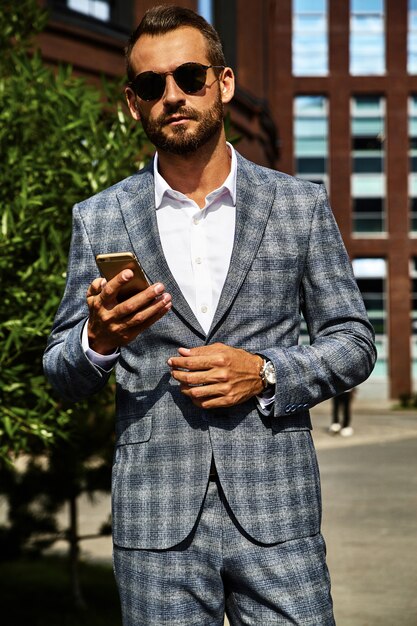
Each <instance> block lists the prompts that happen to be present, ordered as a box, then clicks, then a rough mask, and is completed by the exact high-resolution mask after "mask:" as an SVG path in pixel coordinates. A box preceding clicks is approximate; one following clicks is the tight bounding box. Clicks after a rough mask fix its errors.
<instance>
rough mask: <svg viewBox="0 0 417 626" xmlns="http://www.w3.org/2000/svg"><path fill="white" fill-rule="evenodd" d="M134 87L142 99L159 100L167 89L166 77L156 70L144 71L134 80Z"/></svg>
mask: <svg viewBox="0 0 417 626" xmlns="http://www.w3.org/2000/svg"><path fill="white" fill-rule="evenodd" d="M133 89H134V90H135V93H136V94H137V95H138V96H139V98H142V100H147V101H149V100H157V99H158V98H160V97H161V96H162V94H163V93H164V90H165V78H164V76H161V75H160V74H157V73H156V72H143V73H142V74H139V75H138V76H136V78H135V80H134V81H133Z"/></svg>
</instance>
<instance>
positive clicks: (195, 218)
mask: <svg viewBox="0 0 417 626" xmlns="http://www.w3.org/2000/svg"><path fill="white" fill-rule="evenodd" d="M199 223H200V220H199V219H198V217H193V224H194V225H195V226H198V225H199Z"/></svg>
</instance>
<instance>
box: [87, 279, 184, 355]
mask: <svg viewBox="0 0 417 626" xmlns="http://www.w3.org/2000/svg"><path fill="white" fill-rule="evenodd" d="M132 278H133V272H132V271H131V270H129V269H126V270H123V271H122V272H120V273H119V274H118V275H117V276H115V277H114V278H113V279H112V280H109V281H108V282H106V281H105V280H104V279H102V278H97V279H96V280H94V281H93V282H92V283H91V285H90V287H89V289H88V292H87V303H88V307H89V311H90V314H89V324H88V338H89V345H90V347H91V348H92V349H93V350H95V351H96V352H100V353H102V354H105V353H109V352H111V351H112V350H114V349H115V348H118V347H120V346H123V345H126V344H128V343H130V342H131V341H132V340H133V339H135V337H136V336H137V335H138V334H139V333H141V332H143V331H144V330H146V329H147V328H149V327H150V326H151V325H152V324H154V323H155V322H157V321H158V320H159V319H161V317H163V316H164V315H165V314H166V313H167V312H168V311H169V310H170V309H171V307H172V301H171V296H170V294H168V293H165V287H164V285H163V284H162V283H156V284H154V285H151V286H150V287H148V288H147V289H145V290H143V291H141V292H138V293H136V294H135V295H134V296H131V297H130V298H128V299H127V300H124V301H123V302H118V300H117V296H118V293H119V291H120V289H121V287H122V286H123V285H126V284H127V283H128V282H129V281H130V280H131V279H132Z"/></svg>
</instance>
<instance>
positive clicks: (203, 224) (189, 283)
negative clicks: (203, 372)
mask: <svg viewBox="0 0 417 626" xmlns="http://www.w3.org/2000/svg"><path fill="white" fill-rule="evenodd" d="M228 147H229V151H230V153H231V157H232V158H231V167H230V173H229V175H228V176H227V178H226V180H225V181H224V183H223V185H221V187H218V188H217V189H215V190H214V191H212V192H211V193H209V194H208V196H207V197H206V201H205V205H204V207H203V208H202V209H200V207H199V206H198V205H197V204H196V203H195V202H194V200H191V199H190V198H188V197H187V196H186V195H185V194H183V193H181V192H179V191H175V190H174V189H172V188H171V187H170V186H169V185H168V183H167V182H166V181H165V180H164V179H163V178H162V176H161V175H160V173H159V172H158V157H157V156H156V157H155V161H154V177H155V207H156V217H157V221H158V229H159V236H160V239H161V244H162V249H163V251H164V255H165V258H166V260H167V263H168V266H169V269H170V270H171V273H172V275H173V277H174V278H175V280H176V282H177V283H178V286H179V288H180V289H181V291H182V293H183V294H184V297H185V299H186V300H187V302H188V304H189V305H190V308H191V310H192V311H193V313H194V315H195V316H196V318H197V319H198V321H199V322H200V324H201V326H202V328H203V330H204V332H205V333H208V331H209V328H210V326H211V322H212V321H213V317H214V313H215V311H216V308H217V305H218V303H219V299H220V294H221V292H222V289H223V285H224V282H225V280H226V276H227V272H228V270H229V265H230V258H231V256H232V249H233V240H234V236H235V224H236V173H237V162H236V154H235V151H234V150H233V148H232V146H231V145H230V144H228Z"/></svg>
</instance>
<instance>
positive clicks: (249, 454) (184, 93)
mask: <svg viewBox="0 0 417 626" xmlns="http://www.w3.org/2000/svg"><path fill="white" fill-rule="evenodd" d="M126 57H127V70H128V80H129V82H128V85H127V87H126V97H127V102H128V105H129V109H130V113H131V115H132V117H133V118H134V120H136V121H138V122H140V123H142V125H143V128H144V130H145V132H146V134H147V135H148V137H149V139H150V140H151V141H152V142H153V144H154V145H155V147H156V154H155V157H154V159H153V160H152V162H151V163H150V164H149V165H148V166H146V167H145V168H144V169H142V170H141V171H139V172H137V173H136V174H134V175H133V176H131V177H129V178H127V179H126V180H123V181H121V182H120V183H118V184H116V185H114V186H113V187H111V188H109V189H107V190H105V191H103V192H101V193H99V194H97V195H95V196H93V197H92V198H89V199H87V200H85V201H83V202H81V203H80V204H78V205H76V206H75V207H74V213H73V216H74V217H73V236H72V243H71V250H70V254H69V265H68V273H67V285H66V289H65V293H64V296H63V299H62V302H61V304H60V307H59V310H58V312H57V315H56V319H55V322H54V327H53V329H52V332H51V335H50V338H49V340H48V345H47V348H46V351H45V356H44V367H45V372H46V375H47V376H48V378H49V380H50V381H51V383H52V385H53V386H54V387H55V389H56V390H57V391H58V392H59V393H60V394H61V395H62V397H64V398H66V399H67V400H70V401H73V402H76V401H78V400H81V399H83V398H86V397H89V396H92V395H93V394H96V393H100V390H101V389H102V388H103V386H104V385H105V384H106V383H107V381H108V379H109V377H110V374H111V371H112V369H113V367H115V370H116V450H115V456H114V466H113V478H112V512H113V518H112V519H113V529H112V530H113V555H114V571H115V575H116V581H117V585H118V589H119V594H120V600H121V607H122V616H123V624H124V626H160V625H161V624H169V625H170V626H175V625H177V626H188V625H189V626H197V625H199V624H201V625H203V624H207V625H209V624H210V626H221V625H222V624H223V619H224V612H226V613H227V616H228V619H229V621H230V624H231V625H232V626H237V625H241V624H246V625H250V624H252V625H255V624H256V625H257V626H259V625H260V624H262V626H267V625H268V624H292V625H300V626H301V625H303V626H307V625H310V626H320V625H322V626H332V625H333V624H334V618H333V608H332V599H331V594H330V580H329V575H328V570H327V566H326V559H325V544H324V540H323V537H322V535H321V530H320V528H321V496H320V481H319V473H318V467H317V460H316V455H315V451H314V446H313V442H312V438H311V433H310V430H311V421H310V415H309V408H310V407H313V406H314V405H316V404H317V403H319V402H322V401H323V400H325V399H327V398H330V397H332V396H333V395H335V394H338V393H341V392H343V391H344V390H345V389H349V388H351V387H352V386H354V385H357V384H359V383H360V382H361V381H363V380H365V379H366V378H367V377H368V376H369V374H370V372H371V371H372V368H373V366H374V363H375V347H374V341H373V330H372V326H371V324H370V323H369V320H368V318H367V316H366V312H365V308H364V305H363V301H362V298H361V295H360V293H359V290H358V288H357V285H356V282H355V279H354V277H353V273H352V270H351V266H350V263H349V259H348V256H347V254H346V250H345V248H344V246H343V243H342V239H341V237H340V233H339V231H338V229H337V226H336V223H335V221H334V218H333V215H332V213H331V210H330V207H329V204H328V200H327V195H326V191H325V189H324V187H323V186H322V185H315V184H312V183H309V182H307V181H301V180H297V179H295V178H293V177H291V176H288V175H286V174H282V173H279V172H275V171H273V170H269V169H266V168H263V167H259V166H257V165H255V164H254V163H251V162H249V161H247V160H246V159H244V158H243V157H242V156H241V155H239V153H238V152H237V151H235V150H234V148H233V147H232V146H231V145H230V144H228V143H227V142H226V137H225V131H224V126H223V114H224V110H223V109H224V105H225V104H227V103H228V102H230V100H231V99H232V97H233V93H234V86H235V79H234V74H233V71H232V70H231V68H230V67H227V65H226V62H225V59H224V56H223V51H222V47H221V43H220V39H219V36H218V34H217V33H216V31H215V30H214V29H213V28H212V26H210V24H208V23H207V22H206V21H205V20H204V19H203V18H202V17H200V16H199V15H197V14H196V13H194V12H193V11H191V10H188V9H184V8H180V7H175V6H166V5H164V6H160V7H154V8H153V9H150V10H149V11H148V12H147V13H146V14H145V16H144V18H143V20H142V21H141V23H140V24H139V26H138V28H137V29H136V31H135V32H134V33H133V34H132V36H131V39H130V41H129V44H128V46H127V51H126ZM125 251H132V252H134V253H135V254H136V256H137V257H138V258H139V260H140V261H141V264H142V266H143V268H144V271H145V273H146V275H147V277H148V279H149V283H150V286H149V287H148V288H146V289H144V290H143V291H140V292H137V293H135V294H134V295H131V296H130V297H129V298H128V299H126V300H124V301H119V299H118V294H119V291H120V290H121V289H122V288H123V286H126V285H127V284H128V283H129V282H130V281H132V279H133V272H132V271H131V270H130V269H124V270H122V271H121V272H120V273H119V274H117V275H116V276H115V277H114V278H112V279H111V280H109V281H108V282H106V281H105V280H103V279H102V278H100V277H98V271H97V267H96V262H95V258H96V255H98V254H103V253H110V252H125ZM301 312H302V313H303V316H304V318H305V320H306V322H307V325H308V328H309V332H310V341H311V344H310V345H309V346H305V345H299V341H298V340H299V335H300V322H301Z"/></svg>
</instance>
